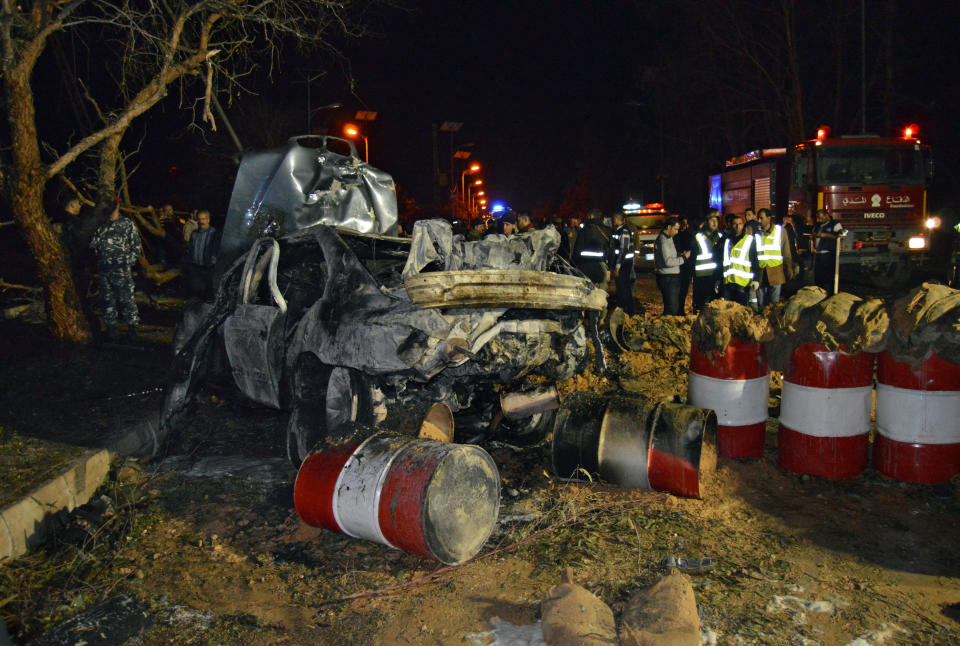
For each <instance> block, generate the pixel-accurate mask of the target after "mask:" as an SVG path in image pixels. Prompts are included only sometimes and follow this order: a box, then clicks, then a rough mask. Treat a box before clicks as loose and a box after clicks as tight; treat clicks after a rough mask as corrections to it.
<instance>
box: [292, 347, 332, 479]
mask: <svg viewBox="0 0 960 646" xmlns="http://www.w3.org/2000/svg"><path fill="white" fill-rule="evenodd" d="M331 371H332V369H331V368H330V366H327V365H325V364H324V363H322V362H321V361H320V359H318V358H317V357H316V355H314V354H312V353H309V352H306V353H304V354H302V355H300V356H299V357H298V358H297V361H296V363H295V364H294V367H293V373H292V375H291V378H290V388H291V391H292V392H291V396H292V406H291V412H290V420H289V421H288V422H287V458H288V459H289V460H290V463H291V464H292V465H293V466H294V468H297V469H299V468H300V463H302V462H303V460H304V458H306V457H307V456H308V455H310V453H311V452H312V451H313V449H314V447H316V446H317V444H319V443H320V441H321V440H323V439H324V438H325V437H326V435H327V425H326V411H325V402H326V393H327V383H328V382H329V380H330V373H331Z"/></svg>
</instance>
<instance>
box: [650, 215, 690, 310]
mask: <svg viewBox="0 0 960 646" xmlns="http://www.w3.org/2000/svg"><path fill="white" fill-rule="evenodd" d="M679 232H680V218H678V217H676V216H670V217H669V218H667V220H666V222H665V223H664V226H663V231H661V232H660V235H658V236H657V239H656V240H655V241H654V243H653V262H654V267H655V269H654V271H655V272H656V274H657V288H659V289H660V294H661V295H662V296H663V313H664V315H665V316H679V315H680V265H682V264H683V262H684V260H686V259H687V258H689V257H690V252H689V251H685V252H683V253H682V254H681V253H677V248H676V247H675V246H674V244H673V238H674V236H676V235H677V233H679Z"/></svg>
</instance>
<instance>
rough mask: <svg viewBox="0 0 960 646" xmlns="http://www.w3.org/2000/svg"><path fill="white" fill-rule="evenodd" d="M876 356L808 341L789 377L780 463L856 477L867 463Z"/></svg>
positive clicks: (796, 470)
mask: <svg viewBox="0 0 960 646" xmlns="http://www.w3.org/2000/svg"><path fill="white" fill-rule="evenodd" d="M873 362H874V355H872V354H868V353H865V352H861V353H857V354H852V355H851V354H844V353H843V352H841V351H831V350H828V349H827V348H826V347H825V346H823V345H820V344H819V343H802V344H800V345H799V346H797V348H796V349H795V350H794V351H793V354H791V355H790V366H789V368H788V369H787V372H786V373H785V374H784V375H783V395H782V402H781V406H780V432H779V434H778V438H777V444H778V449H779V462H780V466H781V467H783V468H784V469H786V470H788V471H793V472H794V473H807V474H810V475H815V476H823V477H826V478H850V477H852V476H855V475H857V474H859V473H860V472H861V471H863V469H864V468H865V467H866V466H867V455H868V454H869V438H870V409H871V406H872V404H873Z"/></svg>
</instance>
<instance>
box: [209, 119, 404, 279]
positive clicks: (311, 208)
mask: <svg viewBox="0 0 960 646" xmlns="http://www.w3.org/2000/svg"><path fill="white" fill-rule="evenodd" d="M328 140H336V141H338V142H343V143H344V144H346V145H348V146H350V149H351V151H353V150H354V147H353V144H352V143H350V142H348V141H346V140H344V139H339V138H337V137H294V138H292V139H290V140H289V141H288V142H287V144H286V145H285V146H283V147H281V148H275V149H272V150H263V151H258V152H253V153H247V154H245V155H244V156H243V160H242V161H241V162H240V168H239V170H238V171H237V178H236V180H235V181H234V185H233V193H232V194H231V196H230V206H229V207H228V209H227V218H226V222H225V224H224V228H223V235H222V238H221V241H220V257H219V260H218V263H217V272H216V274H217V276H219V275H221V273H222V272H223V271H224V270H225V269H226V268H227V267H229V266H230V265H231V264H232V263H233V261H234V260H235V259H236V258H237V256H239V255H240V254H242V253H243V252H245V251H246V250H247V249H249V248H250V246H251V245H252V244H253V243H254V242H255V241H256V240H257V239H259V238H262V237H265V236H270V237H274V238H278V237H281V236H284V235H287V234H289V233H293V232H295V231H299V230H300V229H305V228H307V227H310V226H313V225H315V224H327V225H332V226H342V227H346V228H348V229H353V230H355V231H360V232H362V233H376V234H380V235H387V236H392V235H396V233H397V193H396V187H395V186H394V183H393V178H392V177H391V176H390V175H389V174H388V173H385V172H384V171H381V170H378V169H376V168H374V167H373V166H370V165H368V164H365V163H363V162H362V161H360V159H359V158H357V157H356V155H341V154H338V153H335V152H333V151H331V150H328V149H327V143H328Z"/></svg>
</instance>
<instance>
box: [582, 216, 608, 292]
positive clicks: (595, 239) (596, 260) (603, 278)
mask: <svg viewBox="0 0 960 646" xmlns="http://www.w3.org/2000/svg"><path fill="white" fill-rule="evenodd" d="M602 217H603V214H602V213H601V212H600V211H599V210H598V209H592V210H591V211H590V212H589V213H587V221H586V222H585V223H584V224H583V225H582V226H581V227H580V229H579V231H578V232H577V237H576V239H575V240H574V242H573V264H574V265H575V266H576V267H577V269H579V270H580V271H582V272H583V273H584V275H585V276H586V277H587V278H589V279H590V280H592V281H593V282H594V284H595V285H596V286H597V287H599V288H600V289H602V290H604V291H606V290H607V284H608V283H609V282H610V269H609V266H608V265H607V254H608V253H609V240H610V233H609V232H608V231H607V230H606V229H604V226H603V223H602V222H601V218H602Z"/></svg>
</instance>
